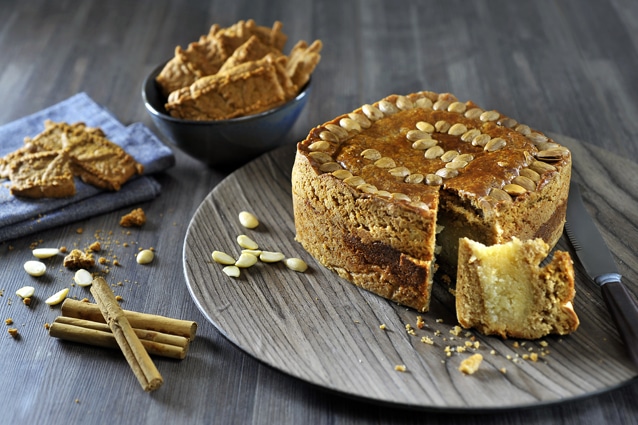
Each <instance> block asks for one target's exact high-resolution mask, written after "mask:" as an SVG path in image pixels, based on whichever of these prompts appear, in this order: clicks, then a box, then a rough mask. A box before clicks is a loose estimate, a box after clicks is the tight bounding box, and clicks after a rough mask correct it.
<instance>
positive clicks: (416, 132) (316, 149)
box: [298, 92, 571, 208]
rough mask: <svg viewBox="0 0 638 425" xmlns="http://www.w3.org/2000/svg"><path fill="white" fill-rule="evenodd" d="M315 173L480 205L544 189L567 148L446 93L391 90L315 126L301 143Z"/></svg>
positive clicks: (416, 196) (398, 195)
mask: <svg viewBox="0 0 638 425" xmlns="http://www.w3.org/2000/svg"><path fill="white" fill-rule="evenodd" d="M298 151H299V152H300V153H301V154H303V155H306V156H307V157H308V158H309V159H310V162H311V164H312V165H313V167H314V168H315V170H316V171H317V172H318V173H331V174H332V175H333V176H335V177H336V178H339V179H341V180H343V181H344V182H345V183H346V184H348V185H350V186H352V187H355V188H357V189H358V190H360V191H362V192H366V193H370V194H376V195H377V196H382V197H388V198H394V199H398V200H403V201H405V202H409V203H412V204H414V205H416V206H421V207H423V208H428V205H430V204H431V202H432V200H433V199H434V198H435V197H436V196H437V194H438V192H439V191H440V190H441V189H444V190H450V191H453V192H455V193H457V194H458V195H459V196H461V197H463V198H467V199H469V200H470V201H471V202H476V203H477V205H480V204H481V203H482V202H485V201H487V202H489V203H490V204H492V205H498V204H505V203H507V202H511V201H512V200H515V199H516V198H517V197H525V196H527V194H528V193H530V192H534V191H537V190H539V189H540V188H541V187H542V186H543V185H545V184H546V183H547V182H548V181H549V180H550V179H551V178H552V177H553V176H554V175H555V174H556V173H557V172H558V171H559V170H560V169H561V168H562V167H566V166H570V165H571V155H570V152H569V150H568V149H567V148H566V147H564V146H562V145H559V144H558V143H556V142H554V141H553V140H551V139H550V138H548V137H547V136H546V135H544V134H543V133H541V132H538V131H534V130H532V129H531V128H530V127H529V126H527V125H525V124H521V123H518V122H517V121H516V120H514V119H512V118H510V117H507V116H505V115H503V114H501V113H499V112H498V111H495V110H484V109H482V108H480V107H478V106H477V105H476V104H474V103H473V102H472V101H467V102H460V101H458V99H457V98H456V97H455V96H454V95H452V94H449V93H442V94H437V93H433V92H419V93H412V94H409V95H405V96H402V95H390V96H388V97H386V98H384V99H382V100H380V101H378V102H376V103H374V104H366V105H363V106H362V107H360V108H358V109H356V110H355V111H353V112H351V113H348V114H344V115H341V116H339V117H337V118H335V119H333V120H331V121H329V122H327V123H325V124H322V125H320V126H318V127H315V128H314V129H312V130H311V131H310V133H309V135H308V137H307V138H306V140H304V141H302V142H301V143H299V145H298Z"/></svg>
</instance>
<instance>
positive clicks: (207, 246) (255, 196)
mask: <svg viewBox="0 0 638 425" xmlns="http://www.w3.org/2000/svg"><path fill="white" fill-rule="evenodd" d="M555 138H556V140H557V141H558V142H560V143H564V144H565V145H567V146H568V147H569V148H570V149H572V150H573V152H574V158H573V161H574V174H575V178H574V181H575V182H579V183H580V184H582V185H584V186H585V191H586V192H585V193H586V197H587V198H586V199H588V201H590V203H591V201H592V199H593V198H594V194H596V196H600V197H601V199H600V200H599V202H600V204H602V205H604V207H603V208H595V209H594V210H593V213H594V214H595V215H596V219H597V221H598V223H599V226H601V227H603V225H604V226H605V228H606V229H613V233H612V234H611V235H610V234H607V236H608V238H609V240H610V247H611V249H612V250H613V252H614V253H615V254H616V255H617V256H618V257H619V258H621V259H623V260H621V261H624V259H626V260H628V263H625V264H626V266H627V267H629V270H628V271H626V273H625V276H626V280H627V282H628V285H630V287H631V290H632V291H634V292H635V291H636V290H638V286H636V285H635V284H634V282H636V280H635V279H634V278H635V277H636V274H637V271H638V263H637V262H636V260H635V258H634V257H633V253H632V252H631V251H628V250H627V248H626V245H625V242H627V241H631V240H633V239H634V238H635V237H636V236H637V235H638V233H637V232H636V229H635V227H634V226H633V225H632V224H631V222H627V221H623V220H622V219H619V220H616V217H618V213H617V212H618V211H636V210H637V209H638V208H637V207H638V198H637V196H636V195H637V194H638V184H637V182H629V184H623V185H619V184H618V183H617V182H616V177H619V176H616V177H615V176H613V175H610V174H609V173H602V172H601V170H604V169H607V168H609V166H610V164H612V163H614V164H616V166H615V168H617V169H622V170H623V172H622V174H623V175H626V174H629V175H635V174H636V173H638V166H636V165H635V164H633V163H630V162H628V161H626V160H623V159H622V158H618V157H617V156H615V155H613V154H610V153H608V152H605V151H604V150H601V149H599V148H595V147H588V146H586V145H584V144H583V143H578V142H576V141H574V140H572V139H568V138H565V137H561V136H555ZM293 159H294V149H291V148H290V147H285V148H283V149H279V150H276V151H274V152H273V153H271V154H267V155H265V156H264V157H262V158H260V159H258V160H256V161H254V162H253V163H250V164H248V165H246V166H244V167H242V168H241V169H239V170H237V171H235V172H234V173H232V174H231V175H230V176H229V177H227V178H226V179H225V180H224V181H222V182H221V183H220V184H219V185H218V186H217V187H216V188H215V189H214V190H213V191H212V192H211V194H210V195H209V196H208V197H206V199H205V200H204V202H203V203H202V205H201V206H200V207H199V209H198V210H197V212H196V213H195V215H194V217H193V221H192V222H191V224H190V226H189V230H188V232H187V235H186V241H185V245H184V267H185V273H186V278H187V284H188V286H189V289H190V291H191V293H192V295H193V298H194V300H195V302H196V303H197V304H198V306H199V308H200V309H201V310H202V312H203V313H204V314H205V315H206V316H207V318H208V319H209V320H210V321H211V322H212V323H214V324H215V326H216V327H217V328H218V329H219V330H220V331H221V332H222V333H223V334H224V335H226V336H227V337H228V338H229V339H230V340H231V341H232V342H234V343H235V344H237V345H238V346H239V347H241V348H242V349H243V350H245V351H246V352H248V353H249V354H251V355H252V356H254V357H256V358H258V359H259V360H261V361H263V362H265V363H266V364H268V365H270V366H273V367H274V368H276V369H278V370H280V371H282V372H284V373H288V374H290V375H292V376H295V377H297V378H300V379H303V380H305V381H308V382H310V383H313V384H316V385H319V386H322V387H325V388H327V389H330V390H333V391H337V392H340V393H344V394H348V395H352V396H358V397H362V398H365V399H370V400H373V401H375V402H383V403H394V404H398V405H406V406H411V407H423V408H433V409H444V410H494V409H509V408H513V407H529V406H535V405H540V404H547V403H553V402H559V401H565V400H569V399H574V398H578V397H583V396H586V395H591V394H595V393H598V392H601V391H604V390H607V389H612V388H615V387H617V386H621V385H624V384H626V383H627V382H629V381H630V380H631V379H633V378H634V377H635V376H636V368H635V366H634V365H633V364H632V363H631V361H630V360H629V358H628V356H627V353H626V352H625V349H624V345H623V344H622V343H621V342H620V340H619V337H618V334H617V332H616V330H615V327H614V324H613V322H612V321H610V320H609V314H608V312H607V311H606V310H605V305H604V303H603V304H601V294H600V291H599V288H598V287H597V286H595V285H593V284H592V283H591V282H590V281H589V280H588V278H587V277H586V275H585V274H584V273H583V272H582V269H579V272H578V273H577V277H576V280H577V296H576V298H575V309H576V311H577V313H578V315H579V316H580V318H581V325H580V327H579V329H578V330H577V332H575V333H574V334H572V335H569V336H563V337H556V336H549V337H546V338H542V339H541V340H539V341H519V340H512V339H510V340H503V339H501V338H495V337H485V336H482V335H480V334H478V333H476V332H473V331H461V332H460V333H458V332H457V331H456V330H455V329H454V327H455V326H456V325H457V321H456V316H455V312H454V300H453V297H452V296H451V295H450V294H449V293H448V292H447V289H446V287H445V286H444V284H443V283H442V282H440V281H438V282H437V280H438V279H436V280H435V290H434V299H433V302H432V304H431V310H430V311H429V312H428V313H424V314H419V313H418V312H416V311H415V310H412V309H408V308H405V307H402V306H400V305H397V304H396V303H393V302H388V301H385V300H383V299H381V298H380V297H377V296H376V295H373V294H371V293H369V292H367V291H364V290H361V289H359V288H357V287H355V286H354V285H351V284H349V283H348V282H346V281H345V280H342V279H340V278H339V277H338V276H337V275H336V274H335V273H333V272H330V271H328V270H327V269H325V268H324V267H322V266H321V265H320V264H319V263H317V262H316V261H314V260H313V259H312V257H310V256H309V255H308V254H306V253H305V252H304V250H303V248H302V247H301V245H299V244H298V243H297V242H295V241H294V236H295V229H294V220H293V214H292V202H291V187H290V171H291V168H292V162H293ZM594 170H596V171H598V172H595V173H594V172H593V171H594ZM590 173H591V174H590ZM587 175H593V176H595V177H594V178H590V179H587V178H585V179H583V177H584V176H587ZM610 187H615V188H616V190H615V191H614V193H612V191H610V190H609V188H610ZM245 210H247V211H251V212H253V213H255V214H256V215H257V217H258V218H259V220H260V223H261V224H260V226H259V227H258V228H257V229H254V230H249V229H245V228H243V227H242V226H241V224H240V223H239V222H238V218H237V215H238V213H239V212H240V211H245ZM605 223H607V224H605ZM240 234H246V235H248V236H249V237H251V238H253V239H254V240H255V241H256V242H257V243H258V244H259V246H260V247H261V248H262V249H264V250H274V251H281V252H284V253H285V254H286V255H287V256H289V257H301V258H303V259H304V260H305V261H306V262H307V263H308V264H310V269H309V271H308V272H306V273H303V274H300V273H295V272H293V271H291V270H289V269H287V268H286V267H285V266H284V265H283V264H281V263H277V264H264V263H258V265H257V266H254V267H252V268H250V269H245V270H243V271H242V275H241V276H240V278H238V279H233V278H229V277H228V276H226V275H225V274H224V273H223V272H222V266H220V265H219V264H217V263H214V262H211V259H210V253H212V251H214V250H221V251H224V252H227V253H229V254H231V255H233V256H235V257H237V256H238V255H239V253H240V251H241V247H239V245H238V244H237V242H236V238H237V236H238V235H240ZM558 248H560V249H562V250H570V249H571V247H570V245H569V242H568V241H566V239H565V237H563V238H562V239H561V241H560V243H559V245H558ZM572 254H573V252H572ZM417 316H422V318H423V319H424V320H425V323H426V326H425V327H424V328H423V329H418V328H417V325H416V321H417ZM381 324H385V325H386V327H387V328H386V330H382V329H380V327H379V326H380V325H381ZM406 324H409V325H410V326H411V327H412V328H413V329H414V330H415V333H414V334H413V335H412V334H409V333H408V332H407V331H406ZM457 329H458V328H457ZM424 336H425V337H428V338H430V339H432V340H433V341H434V344H433V345H430V344H425V343H423V342H422V341H421V338H422V337H424ZM466 342H469V343H470V344H474V342H478V343H479V347H478V348H474V347H473V346H472V347H470V348H467V349H466V345H465V343H466ZM446 347H447V348H448V349H452V351H451V356H449V357H448V356H447V352H446ZM458 347H462V349H461V350H459V351H456V350H457V349H458ZM475 352H476V353H481V354H482V355H483V358H484V362H483V364H482V366H481V368H480V369H479V372H478V373H476V374H475V375H473V376H471V377H469V376H465V375H463V374H462V373H461V372H459V370H458V367H459V364H460V362H461V361H462V360H463V359H465V358H467V357H469V355H471V354H473V353H475ZM532 353H534V354H536V355H537V356H538V360H537V361H533V360H531V359H530V358H529V356H530V355H531V354H532ZM396 365H405V366H406V368H407V371H406V372H405V373H401V372H398V371H396V370H395V369H394V367H395V366H396ZM503 371H505V373H503Z"/></svg>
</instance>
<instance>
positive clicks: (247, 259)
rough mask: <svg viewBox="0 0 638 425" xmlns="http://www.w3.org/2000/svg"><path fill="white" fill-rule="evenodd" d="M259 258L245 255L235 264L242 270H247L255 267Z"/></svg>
mask: <svg viewBox="0 0 638 425" xmlns="http://www.w3.org/2000/svg"><path fill="white" fill-rule="evenodd" d="M257 260H258V258H257V257H256V256H254V255H252V254H246V253H243V254H241V255H240V256H239V258H238V259H237V261H236V262H235V266H237V267H241V268H247V267H251V266H254V265H255V264H256V263H257Z"/></svg>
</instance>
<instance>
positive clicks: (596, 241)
mask: <svg viewBox="0 0 638 425" xmlns="http://www.w3.org/2000/svg"><path fill="white" fill-rule="evenodd" d="M565 233H567V237H568V238H569V240H570V242H571V243H572V246H573V247H574V250H575V251H576V256H577V257H578V260H579V261H580V263H581V264H582V265H583V268H584V269H585V272H586V273H587V274H588V275H589V278H590V279H591V280H592V281H593V282H594V283H596V284H598V285H599V286H600V287H601V291H602V294H603V299H604V300H605V304H606V305H607V308H608V309H609V312H610V314H611V316H612V317H613V318H614V322H615V323H616V327H617V329H618V333H619V334H620V336H621V338H622V340H623V342H624V344H625V347H626V348H627V351H628V353H629V357H630V358H631V360H632V361H633V363H634V365H636V366H638V304H636V302H635V301H634V299H633V298H632V297H631V294H630V293H629V291H627V288H626V287H625V285H624V284H623V283H622V275H621V274H620V273H619V271H618V267H617V266H616V262H615V261H614V258H613V256H612V254H611V251H610V250H609V248H608V247H607V244H606V243H605V240H604V239H603V237H602V235H601V234H600V231H599V230H598V228H597V227H596V224H595V223H594V220H593V219H592V218H591V216H590V215H589V213H588V212H587V209H586V208H585V204H584V203H583V198H582V195H581V193H580V188H579V186H578V185H577V184H575V183H572V184H571V186H570V188H569V197H568V202H567V222H566V223H565Z"/></svg>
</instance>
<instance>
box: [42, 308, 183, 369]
mask: <svg viewBox="0 0 638 425" xmlns="http://www.w3.org/2000/svg"><path fill="white" fill-rule="evenodd" d="M133 331H134V332H135V334H136V335H137V337H138V338H139V339H140V341H141V342H142V345H143V346H144V348H145V349H146V351H147V352H148V353H149V354H151V355H156V356H163V357H169V358H173V359H180V360H181V359H183V358H185V357H186V353H187V351H188V346H189V341H188V339H186V338H184V337H182V336H177V335H169V334H165V333H161V332H155V331H149V330H146V329H135V328H133ZM49 335H50V336H52V337H55V338H60V339H64V340H67V341H73V342H79V343H83V344H89V345H95V346H98V347H106V348H119V345H118V344H117V341H116V340H115V337H114V336H113V333H112V332H111V328H109V326H108V325H107V324H106V323H101V322H93V321H90V320H83V319H77V318H75V317H66V316H58V317H57V318H56V319H55V321H54V322H53V323H52V324H51V326H50V327H49Z"/></svg>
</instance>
